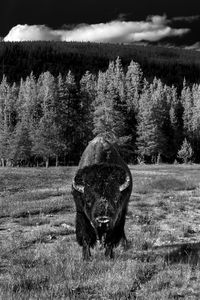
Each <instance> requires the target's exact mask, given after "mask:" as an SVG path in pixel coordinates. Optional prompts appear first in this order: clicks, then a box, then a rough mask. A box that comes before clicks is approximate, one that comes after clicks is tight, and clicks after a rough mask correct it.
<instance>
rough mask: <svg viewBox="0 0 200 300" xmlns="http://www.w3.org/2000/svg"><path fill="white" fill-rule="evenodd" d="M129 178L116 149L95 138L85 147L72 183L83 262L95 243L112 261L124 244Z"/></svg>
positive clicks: (130, 184)
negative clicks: (116, 251) (102, 248)
mask: <svg viewBox="0 0 200 300" xmlns="http://www.w3.org/2000/svg"><path fill="white" fill-rule="evenodd" d="M131 191H132V176H131V173H130V170H129V168H128V166H127V165H126V163H125V162H124V161H123V159H122V158H121V156H120V154H119V151H118V149H117V147H116V146H114V145H113V144H112V143H110V142H109V141H108V140H107V139H106V138H105V137H103V136H97V137H96V138H94V139H93V140H92V141H91V142H90V143H89V144H88V146H87V147H86V149H85V151H84V152H83V154H82V157H81V159H80V162H79V166H78V170H77V172H76V174H75V177H74V179H73V183H72V194H73V197H74V201H75V205H76V238H77V242H78V244H79V245H80V246H82V251H83V259H89V258H90V256H91V253H90V248H93V247H94V246H95V244H96V242H97V241H99V242H100V243H101V245H102V246H103V247H105V256H108V257H110V258H113V256H114V253H113V248H114V247H116V246H117V245H118V244H119V242H120V241H122V242H123V243H124V245H126V244H127V239H126V236H125V232H124V225H125V219H126V213H127V207H128V202H129V198H130V195H131Z"/></svg>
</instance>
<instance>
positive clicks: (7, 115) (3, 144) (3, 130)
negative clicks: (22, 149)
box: [0, 77, 17, 166]
mask: <svg viewBox="0 0 200 300" xmlns="http://www.w3.org/2000/svg"><path fill="white" fill-rule="evenodd" d="M16 91H17V89H16V86H15V84H13V85H12V86H10V85H9V84H8V82H7V79H6V77H3V80H2V82H1V84H0V159H1V165H2V166H5V165H6V164H7V165H8V164H9V161H10V151H11V147H12V145H11V140H12V139H11V137H12V133H13V131H14V126H15V123H16V111H15V104H16Z"/></svg>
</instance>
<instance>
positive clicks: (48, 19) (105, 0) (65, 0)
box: [0, 0, 200, 36]
mask: <svg viewBox="0 0 200 300" xmlns="http://www.w3.org/2000/svg"><path fill="white" fill-rule="evenodd" d="M198 2H199V1H198V0H168V1H166V0H165V1H162V0H137V1H135V0H122V1H119V0H118V1H117V0H115V1H114V0H98V1H97V0H73V1H71V0H1V10H0V36H5V35H6V34H7V33H8V32H9V30H10V29H11V28H12V27H13V26H15V25H17V24H29V25H32V24H45V25H47V26H49V27H51V28H54V29H56V28H60V27H61V26H62V25H64V24H79V23H88V24H92V23H100V22H109V21H111V20H115V19H117V18H119V16H120V15H123V16H124V18H125V20H127V21H129V20H130V21H135V20H145V19H146V17H147V16H148V15H156V14H159V15H162V14H166V15H167V17H168V18H171V17H176V16H191V15H198V14H200V9H199V7H198V6H199V4H198Z"/></svg>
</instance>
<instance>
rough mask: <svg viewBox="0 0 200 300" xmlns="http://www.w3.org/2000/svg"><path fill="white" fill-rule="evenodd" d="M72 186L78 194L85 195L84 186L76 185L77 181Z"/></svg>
mask: <svg viewBox="0 0 200 300" xmlns="http://www.w3.org/2000/svg"><path fill="white" fill-rule="evenodd" d="M72 186H73V188H74V189H75V190H77V191H78V192H80V193H84V185H81V184H76V183H75V180H73V182H72Z"/></svg>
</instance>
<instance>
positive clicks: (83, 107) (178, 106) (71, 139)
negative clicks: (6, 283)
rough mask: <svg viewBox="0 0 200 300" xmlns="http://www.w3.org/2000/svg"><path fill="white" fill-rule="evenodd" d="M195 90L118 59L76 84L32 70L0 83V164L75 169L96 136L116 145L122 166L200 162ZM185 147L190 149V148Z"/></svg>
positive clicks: (198, 89)
mask: <svg viewBox="0 0 200 300" xmlns="http://www.w3.org/2000/svg"><path fill="white" fill-rule="evenodd" d="M199 127H200V85H199V84H193V85H188V84H187V82H186V80H184V81H183V84H182V90H181V92H180V93H177V88H176V87H175V86H174V85H171V86H169V85H166V84H164V83H163V82H162V80H161V79H158V78H156V77H155V78H154V79H153V80H152V81H148V80H147V79H146V78H145V77H144V74H143V71H142V68H141V66H140V65H139V64H138V63H137V62H135V61H131V62H130V63H129V65H128V67H127V69H126V70H125V69H124V68H123V66H122V62H121V59H120V58H119V57H118V58H117V59H116V60H115V61H110V62H109V65H108V67H107V69H106V70H104V71H99V72H98V74H93V73H91V72H89V71H86V72H85V74H83V76H82V77H81V79H80V80H76V79H75V76H74V74H73V73H72V72H71V71H70V70H69V71H68V72H67V73H66V75H62V74H59V75H58V76H54V75H52V74H51V73H50V72H49V71H46V72H42V73H41V74H40V75H39V76H38V77H37V78H36V77H35V76H34V74H33V72H31V74H30V75H29V76H27V77H26V78H25V79H21V81H20V83H15V82H14V83H10V82H9V81H8V80H7V78H6V76H3V79H2V81H1V83H0V159H1V166H43V165H46V167H48V166H49V165H56V166H58V165H73V164H77V163H78V161H79V158H80V155H81V153H82V151H83V150H84V148H85V147H86V145H87V144H88V142H89V141H90V140H91V139H92V138H93V137H94V136H96V135H98V134H104V135H107V136H108V137H109V138H110V139H112V141H114V142H115V143H117V144H118V146H119V149H120V151H121V153H122V155H123V156H124V158H125V159H126V161H127V162H131V163H137V162H147V163H155V162H158V161H163V162H169V163H172V162H174V161H175V160H179V161H181V160H182V159H184V161H185V155H186V156H187V149H189V154H188V156H187V157H186V160H187V158H190V159H191V160H192V161H194V162H199V161H200V154H199V153H200V151H199V150H200V133H199V132H200V131H199ZM188 147H189V148H188Z"/></svg>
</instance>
